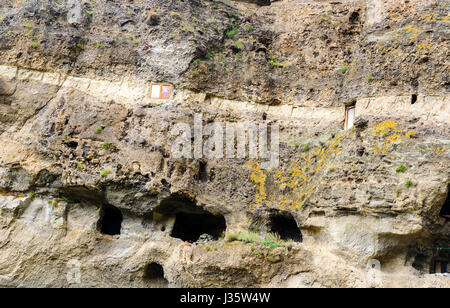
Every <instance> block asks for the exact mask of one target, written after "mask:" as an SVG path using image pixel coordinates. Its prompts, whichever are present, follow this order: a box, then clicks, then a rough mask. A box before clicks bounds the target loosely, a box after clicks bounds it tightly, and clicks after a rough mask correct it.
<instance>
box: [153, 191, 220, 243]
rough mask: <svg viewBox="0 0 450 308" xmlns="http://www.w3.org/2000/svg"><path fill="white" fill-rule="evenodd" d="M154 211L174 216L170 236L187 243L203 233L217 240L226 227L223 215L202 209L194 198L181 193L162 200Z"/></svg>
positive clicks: (195, 239)
mask: <svg viewBox="0 0 450 308" xmlns="http://www.w3.org/2000/svg"><path fill="white" fill-rule="evenodd" d="M156 211H157V212H159V213H161V214H164V215H166V216H175V224H174V226H173V229H172V232H171V233H170V236H171V237H174V238H179V239H181V240H183V241H185V242H189V243H194V242H196V241H197V240H198V239H199V237H200V236H201V235H203V234H208V235H210V236H211V237H212V238H213V239H214V240H217V239H219V237H221V236H222V235H223V233H224V232H225V230H226V228H227V225H226V221H225V217H223V216H222V215H213V214H211V213H209V212H208V211H205V210H203V209H202V208H200V207H198V206H197V204H196V203H195V201H194V200H192V199H191V198H189V197H186V196H182V195H175V196H171V197H169V198H167V199H165V200H163V201H162V202H161V204H160V205H159V206H158V208H157V209H156Z"/></svg>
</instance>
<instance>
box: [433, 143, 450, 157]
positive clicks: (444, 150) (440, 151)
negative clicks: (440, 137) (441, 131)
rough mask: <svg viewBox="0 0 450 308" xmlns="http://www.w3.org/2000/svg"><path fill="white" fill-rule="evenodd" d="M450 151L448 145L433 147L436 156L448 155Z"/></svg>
mask: <svg viewBox="0 0 450 308" xmlns="http://www.w3.org/2000/svg"><path fill="white" fill-rule="evenodd" d="M448 150H449V146H448V144H446V145H442V146H437V147H433V151H434V153H435V154H436V155H438V156H441V155H442V154H444V153H447V152H448Z"/></svg>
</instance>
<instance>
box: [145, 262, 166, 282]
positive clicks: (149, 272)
mask: <svg viewBox="0 0 450 308" xmlns="http://www.w3.org/2000/svg"><path fill="white" fill-rule="evenodd" d="M144 281H147V282H150V283H152V284H153V285H155V284H156V285H157V286H159V287H167V285H168V284H169V282H168V281H167V279H166V278H165V277H164V268H163V267H162V266H161V265H160V264H158V263H154V262H153V263H150V264H149V265H147V266H146V267H145V273H144Z"/></svg>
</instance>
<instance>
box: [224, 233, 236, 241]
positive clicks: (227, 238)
mask: <svg viewBox="0 0 450 308" xmlns="http://www.w3.org/2000/svg"><path fill="white" fill-rule="evenodd" d="M238 237H239V233H237V232H229V233H227V234H226V235H225V242H234V241H237V239H238Z"/></svg>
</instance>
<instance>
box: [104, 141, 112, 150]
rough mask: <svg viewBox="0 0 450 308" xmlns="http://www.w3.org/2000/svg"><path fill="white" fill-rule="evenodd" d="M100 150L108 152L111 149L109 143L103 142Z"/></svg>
mask: <svg viewBox="0 0 450 308" xmlns="http://www.w3.org/2000/svg"><path fill="white" fill-rule="evenodd" d="M102 148H103V149H105V150H109V149H110V148H111V142H103V144H102Z"/></svg>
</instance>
